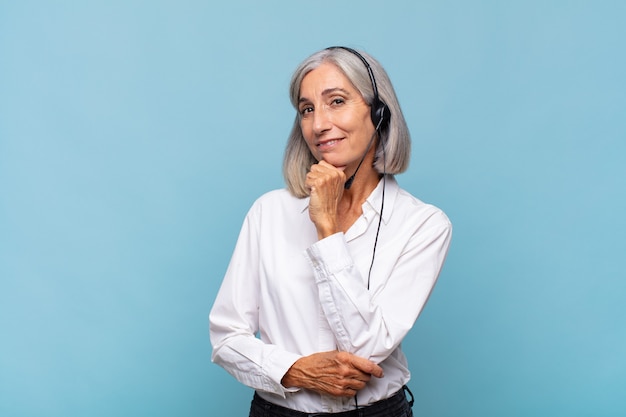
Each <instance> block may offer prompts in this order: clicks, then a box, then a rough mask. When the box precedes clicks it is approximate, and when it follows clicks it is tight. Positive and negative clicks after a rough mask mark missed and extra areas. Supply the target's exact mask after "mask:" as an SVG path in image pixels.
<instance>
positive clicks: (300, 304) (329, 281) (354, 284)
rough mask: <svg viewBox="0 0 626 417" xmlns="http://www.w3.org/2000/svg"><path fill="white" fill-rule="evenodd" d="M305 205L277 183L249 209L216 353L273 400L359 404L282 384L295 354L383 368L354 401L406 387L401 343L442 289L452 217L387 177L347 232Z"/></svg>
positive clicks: (226, 287) (221, 297) (329, 407)
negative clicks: (358, 360) (322, 229)
mask: <svg viewBox="0 0 626 417" xmlns="http://www.w3.org/2000/svg"><path fill="white" fill-rule="evenodd" d="M383 183H385V202H384V210H383V222H382V225H381V228H380V234H379V237H378V243H377V247H376V253H375V259H374V264H373V268H372V272H371V280H370V288H369V289H368V288H367V277H368V271H369V268H370V263H371V261H372V251H373V248H374V240H375V237H376V229H377V227H378V216H379V213H380V206H381V204H380V203H381V198H382V194H383V192H382V191H383ZM308 201H309V199H308V198H304V199H298V198H295V197H293V196H292V195H290V194H289V192H288V191H287V190H284V189H283V190H275V191H271V192H269V193H267V194H265V195H263V196H261V197H260V198H259V199H258V200H257V201H256V202H255V203H254V204H253V206H252V208H251V209H250V211H249V212H248V214H247V216H246V218H245V221H244V223H243V226H242V229H241V232H240V235H239V239H238V241H237V245H236V247H235V250H234V253H233V256H232V259H231V261H230V264H229V266H228V269H227V271H226V275H225V277H224V280H223V282H222V285H221V288H220V290H219V292H218V295H217V298H216V300H215V303H214V305H213V308H212V310H211V313H210V316H209V328H210V337H211V343H212V345H213V354H212V360H213V361H214V362H215V363H217V364H218V365H220V366H222V367H223V368H224V369H226V370H227V371H228V372H229V373H230V374H232V375H233V376H234V377H235V378H237V379H238V380H239V381H240V382H242V383H243V384H245V385H248V386H250V387H252V388H254V389H256V390H257V392H258V394H259V395H260V396H262V397H263V398H265V399H266V400H268V401H270V402H273V403H275V404H278V405H282V406H284V407H288V408H291V409H295V410H300V411H304V412H339V411H346V410H350V409H353V408H354V399H353V398H338V397H332V396H325V395H320V394H317V393H315V392H312V391H309V390H305V389H288V388H285V387H283V386H282V385H281V383H280V381H281V379H282V377H283V376H284V375H285V373H286V372H287V370H288V369H289V368H290V367H291V365H292V364H293V363H294V362H295V361H296V360H297V359H299V358H300V357H302V356H306V355H309V354H312V353H315V352H324V351H330V350H335V349H338V350H341V351H347V352H351V353H354V354H355V355H358V356H362V357H365V358H368V359H370V360H372V361H374V362H376V363H378V364H379V365H380V366H381V367H382V368H383V370H384V374H385V375H384V377H383V378H380V379H379V378H375V377H372V379H371V380H370V382H369V383H368V384H367V386H366V387H365V388H364V389H363V390H361V391H359V393H358V403H359V405H366V404H369V403H373V402H375V401H378V400H381V399H385V398H387V397H389V396H390V395H392V394H394V393H395V392H397V391H398V390H399V389H401V387H402V385H404V384H406V383H407V382H408V380H409V378H410V373H409V370H408V366H407V361H406V358H405V356H404V354H403V353H402V350H401V347H400V343H401V342H402V339H404V337H405V336H406V334H407V333H408V331H409V330H410V329H411V327H412V326H413V324H414V322H415V320H416V319H417V317H418V315H419V314H420V312H421V311H422V308H423V307H424V305H425V303H426V301H427V299H428V297H429V295H430V293H431V291H432V289H433V287H434V285H435V282H436V280H437V277H438V275H439V272H440V271H441V268H442V266H443V263H444V260H445V257H446V254H447V251H448V246H449V244H450V238H451V233H452V225H451V223H450V221H449V220H448V218H447V217H446V215H445V214H444V213H443V212H442V211H441V210H439V209H438V208H436V207H434V206H432V205H429V204H425V203H423V202H422V201H420V200H418V199H416V198H415V197H413V196H412V195H410V194H409V193H407V192H406V191H404V190H402V189H401V188H399V187H398V184H397V182H396V181H395V179H394V178H393V177H392V176H387V178H386V181H382V180H381V181H380V182H379V184H378V186H377V188H376V189H375V190H374V191H373V192H372V194H371V195H370V196H369V197H368V199H367V201H366V202H365V203H363V206H362V208H363V214H362V215H361V216H360V217H359V219H357V221H356V222H355V223H354V224H353V225H352V227H350V229H349V230H348V232H347V233H345V234H344V233H337V234H334V235H332V236H329V237H327V238H325V239H322V240H319V241H318V239H317V231H316V229H315V226H314V224H313V223H312V222H311V220H310V218H309V213H308V210H307V208H308Z"/></svg>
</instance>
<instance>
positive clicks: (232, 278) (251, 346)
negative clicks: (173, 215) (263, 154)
mask: <svg viewBox="0 0 626 417" xmlns="http://www.w3.org/2000/svg"><path fill="white" fill-rule="evenodd" d="M253 210H254V208H253V209H252V210H251V212H250V213H248V216H247V217H246V220H245V221H244V224H243V226H242V229H241V232H240V234H239V239H238V241H237V245H236V247H235V250H234V252H233V256H232V259H231V261H230V264H229V266H228V270H227V272H226V275H225V276H224V280H223V282H222V285H221V288H220V290H219V292H218V295H217V297H216V299H215V302H214V305H213V307H212V309H211V313H210V315H209V329H210V337H211V344H212V346H213V353H212V357H211V359H212V361H213V362H215V363H216V364H218V365H220V366H222V367H223V368H224V369H225V370H226V371H228V372H229V373H230V374H231V375H233V376H234V377H235V378H236V379H237V380H238V381H240V382H241V383H243V384H245V385H247V386H250V387H252V388H254V389H259V390H263V391H267V392H272V393H275V394H278V395H281V396H284V395H285V392H286V390H285V388H284V387H283V386H282V385H281V379H282V377H283V375H284V374H285V373H286V372H287V370H288V369H289V368H290V367H291V366H292V365H293V363H294V362H295V361H296V360H297V359H299V358H300V355H296V354H294V353H291V352H287V351H284V350H282V349H280V348H278V347H277V346H274V345H270V344H266V343H263V342H262V341H261V340H259V339H257V338H256V337H255V334H256V332H257V331H258V305H259V300H258V296H259V281H258V265H259V239H258V231H257V230H256V228H255V221H254V220H252V218H253V217H254V212H253Z"/></svg>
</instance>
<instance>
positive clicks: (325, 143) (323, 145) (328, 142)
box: [316, 139, 342, 150]
mask: <svg viewBox="0 0 626 417" xmlns="http://www.w3.org/2000/svg"><path fill="white" fill-rule="evenodd" d="M341 140H342V139H330V140H325V141H322V142H320V143H318V144H317V145H316V146H317V147H318V148H319V149H322V150H323V149H325V148H332V147H333V146H335V145H336V144H337V143H339V142H341Z"/></svg>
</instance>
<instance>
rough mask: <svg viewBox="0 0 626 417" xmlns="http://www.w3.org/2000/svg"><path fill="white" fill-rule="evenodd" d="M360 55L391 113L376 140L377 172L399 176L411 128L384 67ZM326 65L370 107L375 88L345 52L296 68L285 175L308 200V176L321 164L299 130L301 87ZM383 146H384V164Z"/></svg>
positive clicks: (327, 53) (329, 52)
mask: <svg viewBox="0 0 626 417" xmlns="http://www.w3.org/2000/svg"><path fill="white" fill-rule="evenodd" d="M358 52H359V53H360V54H361V55H362V56H363V57H364V58H365V59H366V61H367V62H368V63H369V65H370V67H371V69H372V72H373V73H374V78H375V79H376V86H377V89H378V95H379V98H380V99H381V100H382V101H383V102H385V104H386V105H387V107H388V108H389V111H390V113H391V117H390V120H389V124H388V126H387V127H386V128H385V129H381V131H380V132H379V136H380V137H379V140H378V141H377V147H376V154H375V159H374V169H376V171H378V172H379V173H381V174H399V173H401V172H404V171H406V169H407V168H408V166H409V159H410V156H411V137H410V134H409V129H408V127H407V125H406V121H405V120H404V116H403V115H402V110H401V109H400V104H399V103H398V99H397V97H396V93H395V91H394V89H393V86H392V85H391V81H390V80H389V77H388V76H387V73H386V72H385V70H384V68H383V67H382V66H381V65H380V63H379V62H378V61H377V60H376V59H374V58H373V57H372V56H370V55H369V54H367V53H365V52H361V51H358ZM326 62H330V63H332V64H334V65H335V66H337V68H339V70H340V71H342V72H343V74H344V75H345V76H346V77H347V78H348V80H349V81H350V82H351V83H352V84H353V85H354V87H355V88H356V89H357V90H358V91H359V93H360V94H361V96H363V98H364V99H365V101H366V102H367V103H368V104H369V105H370V106H371V104H372V102H373V99H374V89H373V86H372V82H371V80H370V76H369V74H368V71H367V67H366V66H365V64H364V63H363V61H361V59H360V58H359V57H358V56H356V55H355V54H354V53H352V52H350V51H348V50H346V49H343V48H328V49H323V50H321V51H318V52H316V53H314V54H313V55H311V56H309V57H308V58H306V59H305V60H304V61H303V62H302V63H301V64H300V65H299V66H298V68H296V70H295V71H294V73H293V76H292V78H291V83H290V85H289V96H290V99H291V104H292V105H293V107H294V108H295V109H296V116H295V120H294V122H293V127H292V128H291V133H290V134H289V138H288V140H287V146H286V148H285V154H284V159H283V175H284V177H285V182H286V184H287V188H288V190H289V191H290V192H291V194H293V195H294V196H296V197H299V198H303V197H306V196H307V195H308V194H309V193H308V190H307V189H306V187H305V180H306V175H307V173H308V171H309V169H310V168H311V165H313V164H315V163H317V162H318V161H317V160H316V159H315V157H314V156H313V154H312V153H311V151H310V150H309V148H308V146H307V144H306V142H305V140H304V137H303V136H302V129H301V128H300V112H299V111H298V100H299V99H300V85H301V83H302V79H303V78H304V77H305V76H306V75H307V74H308V73H309V72H311V71H312V70H314V69H316V68H317V67H319V66H320V65H321V64H322V63H326ZM381 139H382V140H381ZM383 145H384V147H385V149H384V152H385V155H384V164H383V149H382V146H383ZM383 165H384V166H383Z"/></svg>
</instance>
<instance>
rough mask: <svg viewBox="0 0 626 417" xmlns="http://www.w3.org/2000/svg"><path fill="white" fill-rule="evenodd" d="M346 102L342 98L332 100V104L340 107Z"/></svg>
mask: <svg viewBox="0 0 626 417" xmlns="http://www.w3.org/2000/svg"><path fill="white" fill-rule="evenodd" d="M345 102H346V101H345V100H344V99H343V98H342V97H336V98H334V99H333V101H332V104H334V105H341V104H343V103H345Z"/></svg>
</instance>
